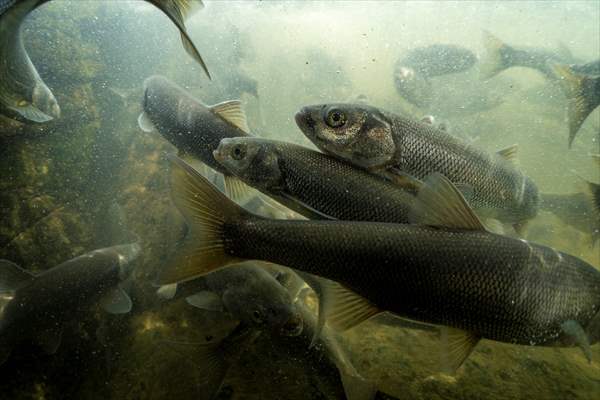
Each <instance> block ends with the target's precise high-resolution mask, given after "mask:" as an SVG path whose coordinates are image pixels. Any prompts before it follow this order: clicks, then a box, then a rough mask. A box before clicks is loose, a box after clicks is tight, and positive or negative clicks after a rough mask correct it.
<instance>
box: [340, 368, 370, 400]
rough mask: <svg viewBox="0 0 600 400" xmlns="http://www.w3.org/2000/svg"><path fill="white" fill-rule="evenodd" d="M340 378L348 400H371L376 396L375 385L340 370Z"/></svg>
mask: <svg viewBox="0 0 600 400" xmlns="http://www.w3.org/2000/svg"><path fill="white" fill-rule="evenodd" d="M340 378H341V379H342V385H343V386H344V393H345V394H346V399H348V400H373V399H374V398H375V395H376V394H377V389H376V388H375V385H373V384H372V383H370V382H368V381H367V380H365V379H364V378H363V377H362V376H357V375H352V374H348V373H346V372H345V371H343V370H341V369H340Z"/></svg>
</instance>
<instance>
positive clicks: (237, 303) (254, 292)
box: [222, 275, 303, 336]
mask: <svg viewBox="0 0 600 400" xmlns="http://www.w3.org/2000/svg"><path fill="white" fill-rule="evenodd" d="M222 299H223V304H224V305H225V308H226V309H227V310H228V311H229V312H230V313H231V314H233V315H234V316H236V317H237V318H239V319H241V320H242V321H243V322H245V323H246V324H249V325H250V326H254V327H256V328H258V329H267V330H270V331H272V332H276V333H279V334H282V335H285V336H297V335H299V334H300V333H301V332H302V328H303V320H302V317H301V315H300V314H299V313H298V311H297V309H296V306H295V305H294V303H293V301H292V298H291V296H290V294H289V292H288V291H287V289H286V288H285V287H283V286H282V285H281V284H280V283H279V282H278V281H277V280H276V279H275V278H274V277H272V276H271V275H268V279H267V278H264V277H261V278H259V279H249V280H246V281H245V282H243V283H242V284H239V285H231V286H230V287H229V288H228V289H226V290H225V292H224V293H223V297H222Z"/></svg>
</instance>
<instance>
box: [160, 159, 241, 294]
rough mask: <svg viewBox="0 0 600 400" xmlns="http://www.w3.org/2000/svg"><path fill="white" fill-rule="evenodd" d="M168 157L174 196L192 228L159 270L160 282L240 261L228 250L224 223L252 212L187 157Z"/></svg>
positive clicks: (176, 203) (199, 273)
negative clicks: (207, 176) (187, 159)
mask: <svg viewBox="0 0 600 400" xmlns="http://www.w3.org/2000/svg"><path fill="white" fill-rule="evenodd" d="M168 157H169V160H170V162H171V196H172V198H173V202H174V203H175V205H176V206H177V208H178V209H179V211H180V212H181V213H182V214H183V216H184V217H185V220H186V221H187V223H188V225H189V228H190V232H189V234H188V237H187V238H186V241H185V243H184V245H183V248H182V249H180V251H178V252H177V254H176V255H175V256H174V257H173V259H172V260H171V262H170V263H169V265H168V266H167V267H166V268H165V269H164V270H163V271H161V273H160V274H159V278H158V282H157V283H158V284H160V285H165V284H170V283H176V282H182V281H187V280H191V279H193V278H195V277H197V276H200V275H204V274H207V273H209V272H211V271H214V270H216V269H219V268H222V267H225V266H227V265H229V264H232V263H235V262H237V261H240V260H239V259H238V258H236V257H233V256H231V255H229V254H226V253H225V238H224V232H223V227H224V225H225V223H226V222H228V221H232V220H236V219H238V218H242V217H245V216H247V215H249V214H248V212H247V211H245V210H244V209H243V208H241V207H240V206H238V205H237V204H235V203H234V202H233V201H231V200H229V199H228V198H227V196H225V195H224V194H223V193H221V192H220V191H219V190H218V189H217V188H215V187H214V186H213V185H212V184H211V183H210V182H209V181H208V180H207V179H206V178H204V177H203V176H202V175H201V174H200V173H199V172H198V171H196V170H195V169H193V168H192V167H190V166H189V165H188V164H186V163H185V162H184V161H183V160H181V159H180V158H178V157H176V156H174V155H169V156H168Z"/></svg>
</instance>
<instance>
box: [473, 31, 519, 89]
mask: <svg viewBox="0 0 600 400" xmlns="http://www.w3.org/2000/svg"><path fill="white" fill-rule="evenodd" d="M483 45H484V46H485V51H486V55H485V58H483V59H482V62H481V66H480V73H481V78H482V79H489V78H491V77H493V76H494V75H496V74H498V73H499V72H500V71H502V70H504V69H506V68H508V67H509V66H508V65H505V62H504V59H503V57H502V55H503V54H504V53H506V52H509V51H512V47H510V46H509V45H507V44H506V43H504V42H503V41H502V40H500V39H498V38H497V37H496V36H494V35H492V34H491V33H490V32H488V31H486V30H484V31H483Z"/></svg>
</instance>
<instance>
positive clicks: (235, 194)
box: [223, 175, 254, 204]
mask: <svg viewBox="0 0 600 400" xmlns="http://www.w3.org/2000/svg"><path fill="white" fill-rule="evenodd" d="M223 179H224V181H225V193H226V194H227V196H228V197H229V198H230V199H231V200H233V201H235V202H236V203H238V204H243V203H244V202H246V201H247V200H248V198H250V197H251V196H252V192H253V191H254V189H253V188H251V187H250V186H248V185H246V184H245V183H244V182H242V181H241V180H240V179H238V178H237V177H236V176H233V175H223Z"/></svg>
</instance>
